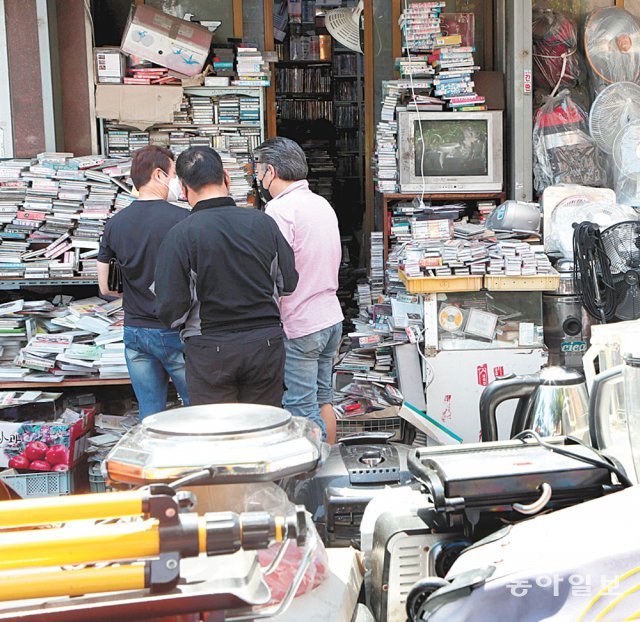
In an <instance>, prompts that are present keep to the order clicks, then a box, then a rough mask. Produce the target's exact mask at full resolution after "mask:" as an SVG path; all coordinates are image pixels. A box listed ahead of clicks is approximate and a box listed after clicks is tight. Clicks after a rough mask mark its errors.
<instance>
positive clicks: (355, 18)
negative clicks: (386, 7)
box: [324, 2, 364, 54]
mask: <svg viewBox="0 0 640 622" xmlns="http://www.w3.org/2000/svg"><path fill="white" fill-rule="evenodd" d="M363 6H364V5H363V3H362V2H360V3H359V4H358V6H357V7H356V8H354V9H348V8H343V9H333V10H332V11H327V14H326V15H325V18H324V23H325V26H326V28H327V30H328V31H329V34H330V35H331V36H332V37H333V38H334V39H336V40H337V41H338V42H339V43H341V44H342V45H344V46H345V47H346V48H349V49H350V50H353V51H354V52H360V54H362V53H363V52H362V41H361V39H360V14H361V13H362V10H363Z"/></svg>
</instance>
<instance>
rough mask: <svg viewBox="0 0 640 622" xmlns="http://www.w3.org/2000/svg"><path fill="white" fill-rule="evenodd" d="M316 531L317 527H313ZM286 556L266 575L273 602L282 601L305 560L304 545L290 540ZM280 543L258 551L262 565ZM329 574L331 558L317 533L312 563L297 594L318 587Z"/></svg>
mask: <svg viewBox="0 0 640 622" xmlns="http://www.w3.org/2000/svg"><path fill="white" fill-rule="evenodd" d="M313 529H314V531H315V527H313ZM286 546H287V551H286V553H285V554H284V557H283V558H282V560H281V561H280V563H279V564H278V567H277V568H276V569H275V570H274V571H273V572H272V573H271V574H268V575H267V576H266V577H265V581H266V582H267V585H268V586H269V589H270V590H271V604H273V603H274V602H280V601H281V600H282V599H283V598H284V595H285V594H286V592H287V590H288V589H289V586H290V585H291V583H293V578H294V577H295V575H296V572H298V568H299V567H300V564H301V563H302V562H303V560H302V558H303V553H304V547H300V546H297V545H296V544H295V542H289V543H288V545H286ZM278 547H279V545H276V546H272V547H270V548H268V549H266V550H264V551H259V552H258V560H259V562H260V566H262V567H263V568H266V567H267V566H268V565H269V564H270V563H271V562H272V561H273V559H274V558H275V556H276V555H277V553H278ZM328 576H329V560H328V558H327V551H326V549H325V548H324V545H323V544H322V542H321V540H320V538H319V537H317V535H316V543H315V546H314V550H313V553H312V557H311V563H310V564H309V568H308V569H307V572H306V573H305V575H304V577H303V579H302V583H301V584H300V587H299V588H298V591H297V592H296V596H300V595H301V594H306V593H307V592H310V591H311V590H313V589H315V588H316V587H318V586H319V585H320V584H321V583H322V582H323V581H324V580H325V579H326V578H327V577H328Z"/></svg>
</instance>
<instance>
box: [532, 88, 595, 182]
mask: <svg viewBox="0 0 640 622" xmlns="http://www.w3.org/2000/svg"><path fill="white" fill-rule="evenodd" d="M587 118H588V117H587V113H586V112H585V111H584V110H583V109H582V108H580V107H579V106H578V105H576V104H575V103H574V101H573V99H572V98H571V96H570V95H569V92H568V91H567V90H563V91H562V92H560V93H559V94H558V95H556V96H555V97H551V98H549V100H548V101H547V102H546V103H545V104H544V105H543V106H542V107H541V108H540V109H539V110H538V111H537V113H536V118H535V124H534V128H533V174H534V186H535V189H536V191H537V192H538V193H539V194H541V193H542V192H543V190H544V189H545V188H547V187H548V186H553V185H555V184H579V185H581V186H595V187H602V186H606V184H607V174H606V169H605V167H604V165H603V158H602V155H601V154H600V152H599V151H598V148H597V146H596V143H595V141H594V140H593V138H591V136H590V135H589V131H588V125H587Z"/></svg>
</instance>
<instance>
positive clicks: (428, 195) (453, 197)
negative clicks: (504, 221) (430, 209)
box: [377, 191, 506, 265]
mask: <svg viewBox="0 0 640 622" xmlns="http://www.w3.org/2000/svg"><path fill="white" fill-rule="evenodd" d="M377 194H379V195H380V196H381V197H382V227H383V229H382V230H383V235H384V242H383V244H384V246H383V248H384V263H385V265H386V263H387V256H388V253H389V230H390V217H389V216H390V214H389V213H390V210H391V209H392V208H391V206H390V205H389V204H390V203H393V202H394V201H411V200H413V199H414V198H415V197H419V196H421V193H420V192H412V193H402V192H390V193H388V194H382V193H377ZM424 198H425V199H426V200H427V201H451V202H454V201H478V200H494V201H496V202H497V204H498V205H499V204H500V203H504V201H505V199H506V194H505V193H504V192H503V191H501V192H438V193H435V192H425V193H424Z"/></svg>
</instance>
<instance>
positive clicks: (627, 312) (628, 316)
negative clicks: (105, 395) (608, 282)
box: [615, 281, 640, 321]
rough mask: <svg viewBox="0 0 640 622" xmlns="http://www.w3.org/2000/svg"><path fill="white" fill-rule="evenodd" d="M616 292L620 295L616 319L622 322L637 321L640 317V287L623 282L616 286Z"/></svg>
mask: <svg viewBox="0 0 640 622" xmlns="http://www.w3.org/2000/svg"><path fill="white" fill-rule="evenodd" d="M616 292H619V293H620V297H619V298H618V300H619V302H618V305H617V306H616V313H615V315H616V318H617V319H619V320H623V321H624V320H637V319H638V318H639V317H640V286H638V284H637V283H635V284H632V285H630V284H628V283H626V282H624V281H623V282H621V283H619V284H618V285H616Z"/></svg>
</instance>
